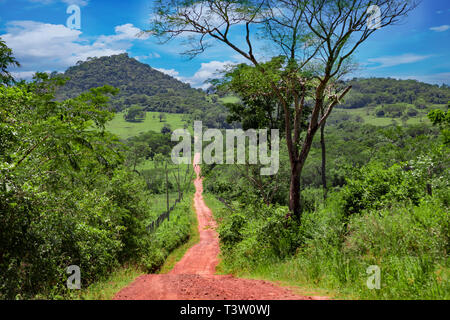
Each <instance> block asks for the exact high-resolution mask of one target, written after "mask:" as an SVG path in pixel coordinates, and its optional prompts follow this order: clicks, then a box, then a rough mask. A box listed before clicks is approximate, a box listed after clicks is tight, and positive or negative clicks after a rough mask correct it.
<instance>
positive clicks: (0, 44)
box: [0, 38, 20, 85]
mask: <svg viewBox="0 0 450 320" xmlns="http://www.w3.org/2000/svg"><path fill="white" fill-rule="evenodd" d="M10 66H16V67H19V66H20V64H19V62H17V60H16V59H15V58H14V56H13V52H12V50H11V49H10V48H8V47H7V46H6V44H5V42H4V41H2V38H0V85H10V84H13V83H14V79H13V77H12V76H11V74H10V73H9V72H8V67H10Z"/></svg>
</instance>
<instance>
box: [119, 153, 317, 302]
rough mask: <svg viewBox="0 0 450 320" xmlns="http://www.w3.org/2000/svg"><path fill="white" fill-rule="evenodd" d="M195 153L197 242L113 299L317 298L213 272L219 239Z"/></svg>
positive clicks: (216, 261)
mask: <svg viewBox="0 0 450 320" xmlns="http://www.w3.org/2000/svg"><path fill="white" fill-rule="evenodd" d="M198 159H199V157H198V155H196V158H195V160H194V165H195V171H196V173H197V179H196V180H195V188H196V193H195V198H194V204H195V210H196V212H197V217H198V229H199V232H200V242H199V243H198V244H196V245H195V246H193V247H192V248H191V249H189V250H188V251H187V253H186V254H185V256H184V257H183V258H182V259H181V260H180V261H179V262H178V263H177V264H176V265H175V267H174V268H173V269H172V271H171V272H170V273H168V274H161V275H159V274H149V275H143V276H141V277H139V278H137V279H136V280H135V281H134V282H133V283H132V284H131V285H130V286H128V287H126V288H125V289H123V290H121V291H120V292H118V293H117V294H116V295H115V297H114V300H318V299H323V298H322V297H304V296H299V295H296V294H294V293H292V292H291V291H290V290H288V289H286V288H282V287H279V286H277V285H275V284H273V283H270V282H267V281H261V280H248V279H239V278H235V277H233V276H220V275H215V269H216V266H217V264H218V263H219V260H218V254H219V238H218V235H217V232H216V227H217V225H216V222H215V221H214V219H213V215H212V212H211V210H210V209H209V208H208V207H207V206H206V204H205V202H204V201H203V196H202V194H203V183H202V179H201V178H200V167H199V166H198V165H197V163H198Z"/></svg>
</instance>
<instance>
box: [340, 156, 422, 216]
mask: <svg viewBox="0 0 450 320" xmlns="http://www.w3.org/2000/svg"><path fill="white" fill-rule="evenodd" d="M420 180H422V181H423V179H417V178H416V177H415V175H414V174H413V172H412V171H405V170H404V169H403V168H402V167H401V166H399V165H394V166H392V167H390V168H387V169H386V168H385V166H384V165H383V164H382V163H379V162H371V163H369V164H368V165H367V166H364V167H363V168H361V169H360V170H355V172H354V175H353V177H352V178H350V179H348V181H347V185H346V186H345V187H344V190H343V198H342V201H343V206H342V210H343V212H344V213H345V214H346V215H352V214H355V213H361V212H362V211H364V210H368V209H369V210H370V209H379V208H382V207H384V206H387V205H388V204H390V203H393V202H396V201H406V200H408V201H411V202H412V203H414V204H418V201H419V199H420V198H421V196H422V195H423V194H424V193H425V185H424V184H423V183H421V181H420Z"/></svg>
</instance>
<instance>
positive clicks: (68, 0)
mask: <svg viewBox="0 0 450 320" xmlns="http://www.w3.org/2000/svg"><path fill="white" fill-rule="evenodd" d="M28 1H29V2H34V3H42V4H46V5H47V4H52V3H55V2H63V3H65V4H67V5H71V4H76V5H78V6H80V7H84V6H86V5H87V4H88V2H89V0H28Z"/></svg>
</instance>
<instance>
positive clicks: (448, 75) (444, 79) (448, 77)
mask: <svg viewBox="0 0 450 320" xmlns="http://www.w3.org/2000/svg"><path fill="white" fill-rule="evenodd" d="M392 78H396V79H402V80H407V79H413V80H417V81H420V82H426V83H431V84H439V85H441V84H443V83H445V84H447V85H450V72H441V73H434V74H426V75H407V76H393V77H392Z"/></svg>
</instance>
